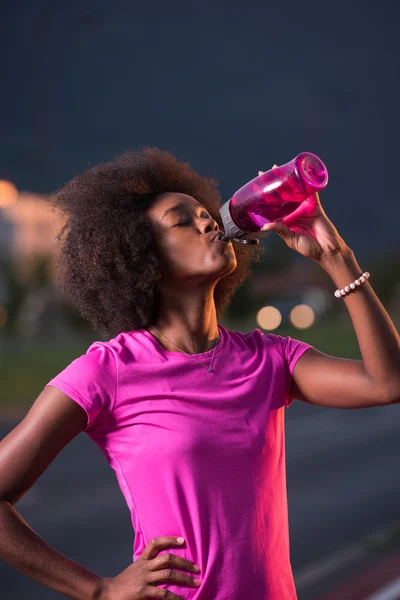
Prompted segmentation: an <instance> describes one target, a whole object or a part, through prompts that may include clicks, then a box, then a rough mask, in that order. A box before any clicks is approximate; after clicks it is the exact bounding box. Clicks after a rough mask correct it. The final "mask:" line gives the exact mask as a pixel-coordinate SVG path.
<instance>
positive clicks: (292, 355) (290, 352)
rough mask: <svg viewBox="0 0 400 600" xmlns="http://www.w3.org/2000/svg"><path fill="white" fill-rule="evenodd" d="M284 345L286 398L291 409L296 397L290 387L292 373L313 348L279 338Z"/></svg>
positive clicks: (285, 338) (286, 403)
mask: <svg viewBox="0 0 400 600" xmlns="http://www.w3.org/2000/svg"><path fill="white" fill-rule="evenodd" d="M279 337H280V339H281V344H282V354H283V358H284V361H285V370H286V397H285V406H287V407H289V406H290V405H291V404H292V402H293V400H294V396H291V395H290V386H291V385H292V373H293V370H294V367H295V366H296V363H297V361H298V360H299V358H300V357H301V356H303V354H304V352H306V351H307V350H309V349H310V348H312V347H313V346H310V344H306V342H301V341H300V340H295V339H293V338H291V337H289V336H288V337H282V336H279Z"/></svg>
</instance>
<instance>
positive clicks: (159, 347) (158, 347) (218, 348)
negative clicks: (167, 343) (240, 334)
mask: <svg viewBox="0 0 400 600" xmlns="http://www.w3.org/2000/svg"><path fill="white" fill-rule="evenodd" d="M217 327H218V331H219V336H220V338H219V342H218V343H217V346H216V347H215V346H214V348H211V349H210V350H206V351H205V352H198V353H197V354H189V356H194V357H196V358H199V359H201V358H211V356H212V355H213V352H214V349H215V356H217V355H218V354H219V353H220V352H221V350H222V348H223V345H224V342H225V332H224V328H223V327H222V326H221V325H219V324H218V325H217ZM141 331H142V334H143V335H144V336H145V337H146V338H147V339H148V340H150V341H151V343H152V344H153V346H154V348H155V349H156V350H157V351H158V352H159V353H160V354H163V355H165V356H177V357H180V356H187V354H185V353H183V352H180V351H179V350H177V351H176V352H174V351H173V350H166V349H165V348H164V347H163V346H162V345H161V344H160V342H159V341H158V340H157V338H156V337H154V335H152V334H151V333H150V331H148V330H147V329H142V330H141Z"/></svg>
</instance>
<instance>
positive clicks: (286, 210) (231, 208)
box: [219, 152, 328, 244]
mask: <svg viewBox="0 0 400 600" xmlns="http://www.w3.org/2000/svg"><path fill="white" fill-rule="evenodd" d="M327 183H328V171H327V169H326V167H325V165H324V163H323V162H322V160H321V159H320V158H318V156H316V155H315V154H312V153H311V152H302V153H301V154H299V155H298V156H296V158H294V159H293V160H291V161H290V162H288V163H286V164H284V165H282V166H281V167H275V168H272V169H271V170H270V171H266V172H265V173H263V174H262V175H259V176H258V177H255V179H252V180H251V181H249V182H248V183H246V185H244V186H243V187H241V188H240V189H239V190H238V191H237V192H235V193H234V194H233V196H232V198H231V199H230V200H228V201H227V202H225V204H223V205H222V207H221V208H220V211H219V212H220V214H221V218H222V222H223V225H224V230H225V235H224V236H223V237H222V238H221V239H223V240H224V241H230V240H231V239H234V240H235V241H237V242H241V243H243V244H259V243H260V242H259V240H258V239H248V238H247V239H242V238H243V236H244V235H246V233H250V232H253V231H259V230H260V229H261V228H262V226H263V225H265V223H271V222H272V221H277V220H278V219H282V218H284V217H287V216H288V215H290V213H292V212H293V211H295V210H296V209H297V208H298V207H299V205H300V204H301V202H303V201H304V200H305V199H306V198H308V196H311V194H313V193H314V192H318V191H319V190H322V189H323V188H324V187H325V186H326V185H327Z"/></svg>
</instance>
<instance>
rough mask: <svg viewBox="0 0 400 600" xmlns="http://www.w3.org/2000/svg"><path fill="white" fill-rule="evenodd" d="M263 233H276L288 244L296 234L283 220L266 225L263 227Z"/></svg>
mask: <svg viewBox="0 0 400 600" xmlns="http://www.w3.org/2000/svg"><path fill="white" fill-rule="evenodd" d="M261 231H276V233H277V234H278V235H279V236H280V237H281V238H282V239H283V240H284V241H285V242H286V243H287V244H288V243H290V242H291V241H292V240H293V236H294V233H293V231H292V230H291V229H289V227H288V226H287V225H285V223H284V222H283V220H282V219H279V220H278V221H273V222H272V223H266V224H265V225H263V226H262V227H261Z"/></svg>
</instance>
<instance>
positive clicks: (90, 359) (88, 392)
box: [45, 342, 118, 431]
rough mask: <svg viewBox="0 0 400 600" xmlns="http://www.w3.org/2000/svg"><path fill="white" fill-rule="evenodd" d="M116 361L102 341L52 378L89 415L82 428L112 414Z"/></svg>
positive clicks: (115, 387) (115, 383) (89, 427)
mask: <svg viewBox="0 0 400 600" xmlns="http://www.w3.org/2000/svg"><path fill="white" fill-rule="evenodd" d="M117 375H118V374H117V361H116V357H115V354H114V351H113V350H112V349H111V348H110V347H109V346H107V345H106V344H105V343H104V342H94V343H93V344H92V345H91V346H90V347H89V348H88V350H87V351H86V354H83V355H82V356H79V357H78V358H76V359H75V360H73V361H72V362H71V363H70V364H69V365H68V366H67V367H66V368H65V369H64V370H63V371H61V372H60V373H59V374H58V375H56V376H55V377H53V379H51V380H50V381H49V382H48V383H47V384H46V385H45V387H47V386H49V385H52V386H54V387H56V388H58V389H60V390H61V391H62V392H64V393H65V394H67V395H68V396H69V397H70V398H72V400H74V401H75V402H76V403H77V404H79V405H80V406H81V407H82V408H83V409H84V410H85V411H86V414H87V416H88V421H87V424H86V427H85V431H87V430H88V429H91V428H93V426H94V425H95V423H97V422H98V420H99V419H100V418H101V417H103V416H105V415H107V414H109V413H111V411H112V409H113V406H114V403H115V396H116V391H117V378H118V377H117Z"/></svg>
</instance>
